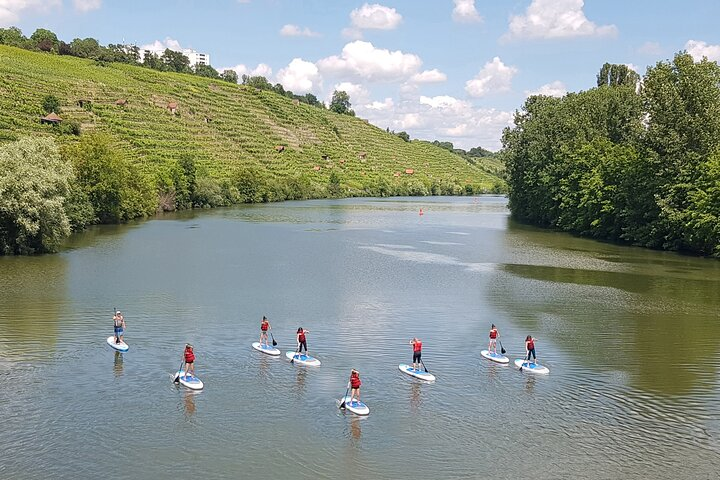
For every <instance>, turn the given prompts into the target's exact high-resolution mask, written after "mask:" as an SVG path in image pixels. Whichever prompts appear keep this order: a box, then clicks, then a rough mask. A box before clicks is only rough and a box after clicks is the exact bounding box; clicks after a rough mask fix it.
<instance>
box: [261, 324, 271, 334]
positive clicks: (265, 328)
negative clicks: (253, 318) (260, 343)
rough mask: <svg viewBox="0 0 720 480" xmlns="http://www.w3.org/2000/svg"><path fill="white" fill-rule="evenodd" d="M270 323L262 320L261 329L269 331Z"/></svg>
mask: <svg viewBox="0 0 720 480" xmlns="http://www.w3.org/2000/svg"><path fill="white" fill-rule="evenodd" d="M268 325H270V324H269V323H268V322H262V323H261V324H260V330H262V331H263V332H267V329H268Z"/></svg>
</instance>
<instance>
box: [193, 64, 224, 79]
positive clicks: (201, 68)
mask: <svg viewBox="0 0 720 480" xmlns="http://www.w3.org/2000/svg"><path fill="white" fill-rule="evenodd" d="M194 72H195V75H198V76H200V77H207V78H220V74H219V73H218V72H217V70H215V69H214V68H213V67H211V66H210V65H202V64H198V65H195V68H194Z"/></svg>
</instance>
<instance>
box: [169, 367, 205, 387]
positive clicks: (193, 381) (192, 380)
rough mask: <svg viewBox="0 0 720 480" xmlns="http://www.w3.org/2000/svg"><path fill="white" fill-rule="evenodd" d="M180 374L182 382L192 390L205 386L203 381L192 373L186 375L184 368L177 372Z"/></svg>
mask: <svg viewBox="0 0 720 480" xmlns="http://www.w3.org/2000/svg"><path fill="white" fill-rule="evenodd" d="M178 374H180V379H179V380H180V383H181V384H183V385H185V386H186V387H187V388H189V389H190V390H202V388H203V387H204V385H203V382H202V381H200V379H199V378H197V377H193V376H192V375H185V371H184V370H180V371H179V372H178V373H176V374H175V376H177V375H178Z"/></svg>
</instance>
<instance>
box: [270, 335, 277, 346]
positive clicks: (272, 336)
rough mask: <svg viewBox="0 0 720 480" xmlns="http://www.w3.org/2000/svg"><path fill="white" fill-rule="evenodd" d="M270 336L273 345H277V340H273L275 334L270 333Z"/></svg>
mask: <svg viewBox="0 0 720 480" xmlns="http://www.w3.org/2000/svg"><path fill="white" fill-rule="evenodd" d="M270 338H272V342H273V347H277V342H276V341H275V336H274V335H273V334H272V333H271V334H270Z"/></svg>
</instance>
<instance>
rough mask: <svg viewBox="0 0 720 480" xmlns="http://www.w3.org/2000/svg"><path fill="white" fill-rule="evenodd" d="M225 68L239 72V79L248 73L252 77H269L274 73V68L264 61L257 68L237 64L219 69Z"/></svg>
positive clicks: (222, 70) (223, 69) (221, 70)
mask: <svg viewBox="0 0 720 480" xmlns="http://www.w3.org/2000/svg"><path fill="white" fill-rule="evenodd" d="M225 70H235V73H237V74H238V79H239V78H240V77H242V76H243V75H248V76H250V77H258V76H260V77H265V78H269V77H270V75H272V68H270V66H269V65H267V64H264V63H259V64H258V65H257V67H255V68H248V67H247V66H245V65H243V64H239V65H235V66H234V67H224V68H221V69H220V70H219V71H220V72H224V71H225Z"/></svg>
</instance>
